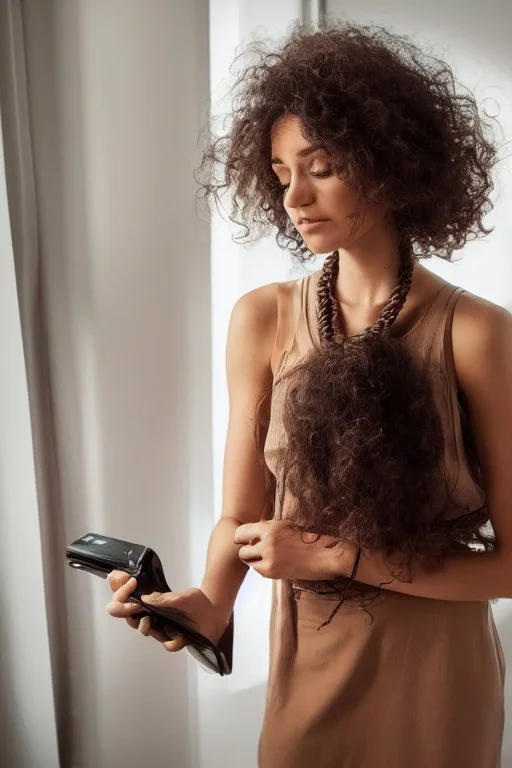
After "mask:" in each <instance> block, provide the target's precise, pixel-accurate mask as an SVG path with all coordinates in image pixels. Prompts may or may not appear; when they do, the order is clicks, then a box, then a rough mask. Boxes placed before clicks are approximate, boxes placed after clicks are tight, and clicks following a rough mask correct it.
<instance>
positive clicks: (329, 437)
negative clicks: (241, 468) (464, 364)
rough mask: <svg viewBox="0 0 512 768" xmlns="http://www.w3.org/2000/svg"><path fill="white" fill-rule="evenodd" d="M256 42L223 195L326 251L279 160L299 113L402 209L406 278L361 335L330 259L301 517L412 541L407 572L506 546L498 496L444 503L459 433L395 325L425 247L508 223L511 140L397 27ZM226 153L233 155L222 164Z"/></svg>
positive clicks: (299, 406)
mask: <svg viewBox="0 0 512 768" xmlns="http://www.w3.org/2000/svg"><path fill="white" fill-rule="evenodd" d="M250 52H251V53H252V54H256V55H257V61H256V63H253V64H251V65H250V66H248V67H247V68H246V69H245V70H244V72H243V73H242V75H241V76H240V77H239V78H238V80H237V82H236V84H235V87H234V109H233V116H232V126H231V129H230V131H229V133H228V134H227V135H225V136H221V137H219V138H217V139H215V140H213V141H212V142H211V143H210V145H209V147H208V149H207V151H206V153H205V156H204V159H203V164H202V166H201V169H202V170H203V171H204V170H207V171H208V173H209V174H210V175H209V177H208V180H207V181H206V182H203V185H202V189H203V191H205V192H206V194H207V195H208V196H211V197H213V198H214V199H215V200H217V201H219V199H220V196H221V194H222V191H223V190H224V189H228V188H229V189H230V190H231V193H232V209H231V216H230V218H231V219H232V220H233V221H234V222H238V223H239V224H241V225H242V227H243V233H242V235H241V237H242V239H244V240H246V239H248V238H251V239H252V238H254V237H259V236H261V235H262V234H264V233H265V232H268V231H269V229H271V230H274V231H275V230H277V235H276V239H277V242H278V244H279V245H280V246H282V247H285V248H287V249H289V250H290V251H291V253H292V255H293V256H294V257H295V258H296V259H298V260H300V261H306V260H308V259H309V258H310V257H311V253H310V251H309V250H308V248H307V246H306V245H305V243H304V242H303V241H302V239H301V238H300V235H299V233H298V232H297V231H296V230H295V229H294V228H293V227H292V224H291V222H290V219H289V217H288V215H287V213H286V211H285V208H284V205H283V190H282V188H281V186H280V183H279V181H278V179H277V177H276V176H275V174H274V173H273V171H272V168H271V162H270V160H271V131H272V128H273V126H275V124H276V122H277V121H278V120H279V119H280V118H281V117H283V116H285V115H294V116H296V117H298V118H299V120H300V123H301V126H302V129H303V132H304V136H305V137H306V138H307V139H308V140H309V141H311V143H314V144H315V145H320V146H321V147H322V148H324V149H325V151H326V152H327V153H328V155H329V157H330V159H331V161H332V163H333V165H334V169H335V172H336V173H337V174H338V175H339V176H340V177H342V178H343V180H344V181H345V182H346V183H347V184H348V185H349V186H351V187H352V188H353V189H354V190H355V191H356V192H357V193H358V195H359V197H360V199H361V200H362V201H363V202H365V201H368V202H377V203H382V204H384V205H385V206H386V209H387V210H389V211H391V214H392V216H393V219H394V222H395V224H396V227H397V230H398V232H399V236H400V255H401V270H400V274H399V283H398V285H397V287H396V289H395V291H394V292H393V294H392V296H391V297H390V299H389V300H388V302H387V303H386V305H385V307H384V310H383V312H382V313H381V316H380V318H379V320H378V321H377V323H376V324H375V325H374V326H372V328H369V329H367V331H366V332H364V333H363V334H360V335H358V336H357V337H353V338H349V339H341V338H340V334H339V333H336V328H335V327H334V325H333V323H334V324H335V321H336V314H337V312H339V309H338V308H337V306H336V301H335V299H334V294H333V281H334V280H335V278H336V274H337V256H338V254H337V253H336V254H333V255H332V256H331V257H329V258H328V259H327V260H326V262H325V264H324V268H323V273H322V275H321V277H320V280H319V283H318V294H317V298H318V318H319V328H320V331H321V336H322V341H323V348H322V349H321V350H316V349H315V350H313V351H312V352H311V353H310V354H309V355H308V356H307V357H306V359H304V360H302V361H300V362H299V364H298V366H296V367H294V368H293V369H292V370H291V371H289V373H288V374H287V376H288V377H289V378H290V379H291V384H290V386H289V387H288V390H287V396H286V398H285V403H284V409H283V423H284V428H285V434H286V440H284V441H283V445H282V448H281V450H280V454H279V460H278V475H279V477H280V478H286V484H287V487H288V488H289V489H290V490H291V492H292V495H293V497H294V498H295V504H294V509H293V511H292V515H291V516H292V518H293V519H294V520H295V522H296V525H297V528H298V529H300V530H303V531H306V530H307V531H314V532H316V533H318V534H328V535H331V536H333V537H335V538H339V539H348V540H351V541H353V542H355V543H357V545H358V546H359V547H360V548H362V549H374V548H378V549H381V550H383V551H384V552H385V553H387V554H388V555H394V556H396V554H397V553H398V554H399V555H400V556H401V561H400V568H399V569H398V572H400V573H402V574H403V573H406V572H407V565H408V564H409V563H410V560H411V558H412V557H413V556H414V555H416V554H420V555H422V556H423V557H424V558H425V562H426V563H430V564H432V565H439V564H440V563H441V562H442V561H443V559H444V558H445V557H446V556H447V554H448V553H449V552H451V551H453V550H455V549H460V548H461V547H462V548H463V549H464V548H467V547H468V546H469V545H470V544H475V543H478V544H480V545H482V546H483V548H484V549H490V548H492V546H493V537H492V536H490V535H488V534H487V533H484V532H483V531H482V530H481V529H482V526H483V525H484V524H485V523H486V522H487V521H488V516H487V511H486V510H485V509H480V510H476V511H475V512H474V514H472V515H467V514H466V515H462V514H461V517H460V518H458V519H457V520H456V521H448V520H446V521H445V520H444V519H443V516H444V512H445V509H446V505H447V504H448V503H449V500H448V496H447V489H446V488H445V487H444V486H443V469H442V466H441V459H442V455H443V446H444V437H443V433H442V426H441V422H440V418H439V414H438V413H437V412H436V405H435V403H434V399H433V395H432V388H431V381H430V372H429V371H428V370H426V368H425V366H424V365H423V361H422V360H421V359H419V357H418V356H415V355H414V354H413V353H412V351H411V350H410V349H408V348H406V346H405V344H403V343H402V342H401V341H400V339H397V338H395V337H394V336H393V334H392V333H391V328H392V325H393V323H394V321H395V320H396V318H397V316H398V314H399V312H400V310H401V308H402V306H403V304H404V302H405V299H406V296H407V293H408V291H409V289H410V285H411V277H412V269H413V264H414V261H415V260H417V259H420V258H428V257H431V256H432V255H434V254H435V255H436V256H438V257H442V258H444V259H448V260H449V259H451V257H452V254H453V251H454V250H456V249H460V248H462V247H463V246H464V245H465V243H466V242H467V240H468V239H469V238H471V237H473V238H476V237H478V236H479V235H486V234H488V233H489V232H490V231H492V229H488V228H486V227H485V226H484V224H483V217H484V216H485V215H486V214H487V213H488V212H489V211H490V210H491V209H492V202H491V200H490V192H491V191H492V189H493V181H492V177H491V170H492V168H493V166H494V165H495V163H496V161H497V154H498V150H497V144H496V141H495V139H494V136H493V134H492V131H491V127H490V124H488V123H486V121H485V120H484V118H483V117H482V116H481V115H480V114H479V111H478V107H477V104H476V101H475V98H474V96H473V95H472V94H471V93H470V92H469V91H467V90H465V89H462V88H460V87H459V88H457V87H456V83H455V79H454V76H453V73H452V70H451V69H450V67H449V66H448V64H446V62H444V61H442V60H440V59H437V58H435V57H433V56H431V55H429V54H427V53H426V52H424V51H422V50H420V48H418V47H417V46H416V45H415V44H414V43H413V42H412V41H411V40H410V39H409V38H407V37H405V36H399V35H397V34H392V33H391V32H390V31H388V30H386V29H384V28H382V27H378V26H373V27H369V26H357V25H354V24H349V23H331V24H330V25H329V27H328V28H325V29H322V30H321V31H316V32H311V31H310V30H308V29H306V28H304V27H300V26H299V27H296V28H295V29H294V31H293V32H292V33H291V35H290V36H289V38H288V39H287V40H286V41H285V42H284V44H282V45H281V46H280V47H278V48H277V49H276V50H272V49H270V48H269V47H267V46H266V45H264V44H262V43H257V44H254V45H252V46H251V49H250ZM214 168H222V169H223V172H222V175H221V178H220V179H214V178H213V176H214V174H212V171H213V170H214ZM260 444H261V440H260ZM475 471H477V470H475ZM440 489H441V491H440ZM445 492H446V493H445ZM461 512H462V511H461ZM396 573H397V572H395V574H396Z"/></svg>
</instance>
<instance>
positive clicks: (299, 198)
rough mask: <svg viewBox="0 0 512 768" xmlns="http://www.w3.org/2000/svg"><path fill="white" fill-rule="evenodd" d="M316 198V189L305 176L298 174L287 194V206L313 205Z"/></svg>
mask: <svg viewBox="0 0 512 768" xmlns="http://www.w3.org/2000/svg"><path fill="white" fill-rule="evenodd" d="M314 199H315V194H314V189H313V187H312V185H311V184H309V183H308V181H307V180H306V179H305V178H304V177H302V178H301V177H300V176H299V175H297V176H295V177H293V178H292V179H291V181H290V185H289V187H288V189H287V190H286V195H285V201H284V202H285V207H286V208H305V207H306V206H307V205H311V203H313V202H314Z"/></svg>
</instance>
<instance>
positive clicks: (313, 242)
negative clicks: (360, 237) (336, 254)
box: [303, 235, 349, 254]
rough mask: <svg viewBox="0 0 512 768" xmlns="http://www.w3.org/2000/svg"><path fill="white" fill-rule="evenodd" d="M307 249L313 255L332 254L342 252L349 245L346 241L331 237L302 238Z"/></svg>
mask: <svg viewBox="0 0 512 768" xmlns="http://www.w3.org/2000/svg"><path fill="white" fill-rule="evenodd" d="M303 240H304V242H305V243H306V245H307V247H308V248H309V250H310V251H311V253H314V254H323V253H332V252H333V251H337V250H342V249H344V248H347V247H348V245H349V242H348V241H344V240H341V241H340V239H339V238H337V239H334V238H333V237H325V236H324V237H322V236H321V235H316V236H315V235H310V236H309V237H307V238H306V237H304V238H303Z"/></svg>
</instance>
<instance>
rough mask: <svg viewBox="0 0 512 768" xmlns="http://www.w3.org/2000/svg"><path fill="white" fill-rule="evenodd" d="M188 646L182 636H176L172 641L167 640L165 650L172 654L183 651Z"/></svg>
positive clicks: (164, 644)
mask: <svg viewBox="0 0 512 768" xmlns="http://www.w3.org/2000/svg"><path fill="white" fill-rule="evenodd" d="M186 645H187V643H186V641H185V639H184V638H183V637H182V636H181V635H176V637H174V638H173V639H172V640H169V639H167V640H165V641H164V643H163V646H164V648H165V650H166V651H171V653H175V652H176V651H181V650H183V648H185V646H186Z"/></svg>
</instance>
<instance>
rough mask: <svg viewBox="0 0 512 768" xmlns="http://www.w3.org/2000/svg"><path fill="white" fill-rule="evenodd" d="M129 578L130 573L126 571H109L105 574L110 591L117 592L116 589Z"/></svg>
mask: <svg viewBox="0 0 512 768" xmlns="http://www.w3.org/2000/svg"><path fill="white" fill-rule="evenodd" d="M129 580H130V574H129V573H126V571H110V573H109V574H108V576H107V582H108V584H109V586H110V588H111V590H112V592H117V590H118V589H119V588H120V587H122V586H123V585H124V584H126V582H127V581H129ZM132 591H133V590H132Z"/></svg>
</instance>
